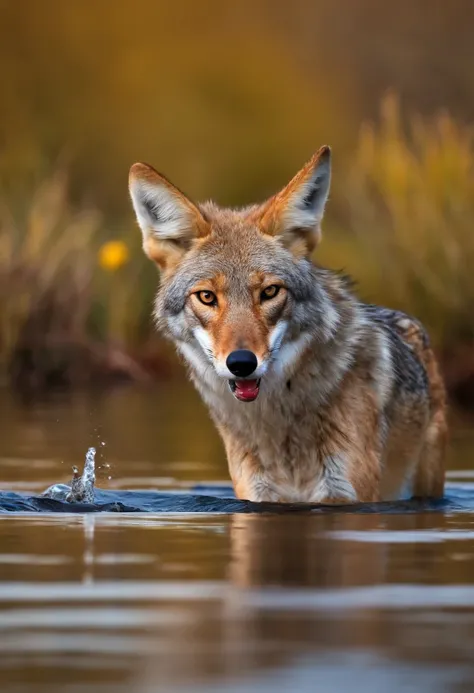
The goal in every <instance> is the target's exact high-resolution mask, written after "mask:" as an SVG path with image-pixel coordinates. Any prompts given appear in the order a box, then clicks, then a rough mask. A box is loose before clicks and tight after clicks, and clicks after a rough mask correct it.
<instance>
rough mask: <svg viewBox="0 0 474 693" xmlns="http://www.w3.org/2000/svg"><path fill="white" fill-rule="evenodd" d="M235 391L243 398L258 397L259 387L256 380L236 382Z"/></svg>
mask: <svg viewBox="0 0 474 693" xmlns="http://www.w3.org/2000/svg"><path fill="white" fill-rule="evenodd" d="M235 391H236V392H237V393H238V394H239V395H241V397H256V395H257V394H258V387H257V381H256V380H236V381H235Z"/></svg>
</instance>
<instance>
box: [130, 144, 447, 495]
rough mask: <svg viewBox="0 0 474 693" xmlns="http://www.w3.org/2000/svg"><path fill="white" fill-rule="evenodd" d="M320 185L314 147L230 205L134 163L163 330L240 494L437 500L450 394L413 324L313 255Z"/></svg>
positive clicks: (325, 164)
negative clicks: (285, 180)
mask: <svg viewBox="0 0 474 693" xmlns="http://www.w3.org/2000/svg"><path fill="white" fill-rule="evenodd" d="M330 177H331V150H330V148H329V147H327V146H325V147H322V148H321V149H319V151H318V152H317V153H316V154H315V155H314V156H313V157H312V158H311V159H310V161H309V162H308V163H307V164H306V165H305V166H304V167H303V168H302V169H301V170H300V171H299V172H298V173H297V174H296V176H295V177H294V178H293V179H292V180H291V181H290V183H289V184H288V185H287V186H286V187H285V188H284V189H283V190H282V191H281V192H279V193H278V194H276V195H274V196H273V197H271V198H270V199H268V200H267V201H266V202H264V203H262V204H259V205H253V206H249V207H246V208H244V209H238V210H234V209H222V208H220V207H218V206H217V205H215V204H214V203H212V202H206V203H204V204H194V203H193V202H191V201H190V200H189V199H188V198H187V197H186V196H185V195H184V194H183V193H182V192H181V191H180V190H179V189H178V188H176V187H175V186H174V185H172V184H171V183H170V182H169V181H168V180H167V179H166V178H165V177H164V176H162V175H161V174H159V173H158V172H157V171H155V169H153V168H152V167H151V166H149V165H147V164H143V163H137V164H134V165H133V166H132V168H131V170H130V181H129V189H130V195H131V199H132V204H133V207H134V210H135V214H136V217H137V220H138V224H139V226H140V228H141V230H142V233H143V248H144V251H145V253H146V254H147V255H148V257H149V258H150V259H151V260H153V261H154V262H155V263H156V264H157V265H158V267H159V269H160V271H161V282H160V284H161V286H160V289H159V291H158V295H157V299H156V308H155V314H156V319H157V323H158V326H159V328H160V329H161V330H162V331H163V332H164V333H165V334H166V335H167V336H168V337H169V338H171V339H172V340H173V341H174V343H175V344H176V346H177V348H178V350H179V352H181V354H182V355H183V357H184V359H185V361H186V362H187V363H188V365H189V371H190V376H191V378H192V380H193V381H194V383H195V385H196V387H197V389H198V390H199V392H200V394H201V396H202V398H203V400H204V401H205V403H206V404H207V406H208V407H209V410H210V413H211V416H212V418H213V420H214V422H215V424H216V426H217V428H218V430H219V432H220V435H221V437H222V439H223V442H224V446H225V449H226V453H227V459H228V464H229V471H230V476H231V478H232V482H233V486H234V489H235V493H236V495H237V497H238V498H245V499H248V500H252V501H274V502H290V503H294V502H305V503H332V504H334V503H353V502H374V501H381V500H397V499H406V498H410V497H433V498H436V497H440V496H442V495H443V490H444V451H445V443H446V434H447V427H446V414H445V392H444V387H443V382H442V380H441V377H440V374H439V370H438V366H437V363H436V360H435V357H434V355H433V352H432V350H431V348H430V345H429V341H428V337H427V335H426V333H425V331H424V329H423V327H422V325H421V324H420V323H419V322H418V321H417V320H415V319H414V318H412V317H410V316H408V315H405V314H404V313H401V312H398V311H395V310H389V309H386V308H381V307H378V306H376V305H368V304H366V303H363V302H361V301H360V300H359V299H358V298H357V297H356V296H355V295H354V293H353V290H352V286H351V283H350V281H349V280H348V279H347V278H345V277H343V276H341V275H340V274H339V273H336V272H333V271H330V270H328V269H323V268H320V267H318V266H317V265H315V264H313V262H312V261H311V254H312V252H313V250H314V249H315V248H316V246H317V244H318V243H319V240H320V236H321V230H320V225H321V220H322V217H323V212H324V207H325V204H326V201H327V197H328V193H329V185H330Z"/></svg>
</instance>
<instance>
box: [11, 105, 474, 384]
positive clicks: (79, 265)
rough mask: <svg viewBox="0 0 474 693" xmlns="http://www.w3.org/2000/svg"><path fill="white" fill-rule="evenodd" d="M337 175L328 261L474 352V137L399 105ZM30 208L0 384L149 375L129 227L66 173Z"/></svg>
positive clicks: (20, 222)
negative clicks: (86, 204) (90, 202)
mask: <svg viewBox="0 0 474 693" xmlns="http://www.w3.org/2000/svg"><path fill="white" fill-rule="evenodd" d="M337 168H338V170H337V171H336V175H335V176H334V183H335V192H334V195H333V200H332V202H331V205H330V211H331V212H332V215H330V218H329V219H328V221H327V222H326V224H325V240H324V243H323V244H322V247H321V251H320V253H319V260H320V261H321V262H322V263H323V264H328V265H329V266H333V267H338V268H341V267H343V268H344V269H346V270H347V271H348V272H349V273H350V274H352V275H353V276H354V277H355V278H356V279H357V280H358V282H359V287H360V293H361V294H362V296H363V297H364V298H365V299H366V300H370V301H374V302H377V303H382V304H386V305H389V306H393V307H398V308H401V309H403V310H406V311H407V312H410V313H413V314H415V315H416V316H417V317H419V318H420V319H421V320H422V321H423V322H424V323H425V324H426V325H427V327H428V328H429V330H430V333H431V335H432V337H433V340H434V342H435V344H436V346H437V347H438V348H439V349H440V350H444V351H446V350H448V351H449V349H453V348H455V347H458V346H459V345H463V346H464V347H465V345H469V348H470V345H471V344H472V342H473V340H474V319H473V310H472V307H473V305H474V271H473V268H474V234H473V233H472V230H471V227H472V224H473V220H474V140H473V132H472V130H471V129H470V128H468V127H463V126H461V125H459V124H457V123H456V122H454V121H453V120H452V119H451V118H450V117H449V116H447V115H440V116H439V117H437V118H434V119H429V120H426V119H422V118H419V117H415V118H412V119H411V120H409V121H408V122H404V121H402V117H401V111H400V107H399V103H398V100H397V98H396V97H395V96H394V95H389V96H387V97H386V99H385V100H384V101H383V103H382V109H381V117H380V121H379V122H378V123H376V124H369V125H365V126H364V127H363V128H362V130H361V133H360V138H359V144H358V149H357V151H356V156H355V158H354V160H353V161H352V163H351V165H350V167H348V168H346V175H344V170H341V168H342V167H341V165H340V164H338V166H337ZM124 194H125V193H124ZM25 210H26V211H24V212H23V213H22V214H17V215H13V214H12V213H11V212H10V211H9V209H8V205H7V202H6V200H0V374H6V373H10V374H11V375H12V377H13V378H14V379H15V380H22V379H23V380H25V379H26V380H27V381H28V382H30V381H33V382H35V383H39V384H40V385H49V384H50V383H51V382H55V381H56V380H58V381H60V382H63V381H64V380H66V381H70V380H72V381H74V380H77V379H79V380H80V379H81V378H90V375H91V372H103V371H104V370H105V371H108V370H112V371H117V370H118V371H120V372H123V371H127V372H133V373H134V374H138V375H140V374H141V372H140V371H139V370H137V366H136V364H135V362H134V361H132V360H131V359H129V358H128V357H127V356H126V354H127V353H128V354H130V353H138V352H140V351H142V353H143V347H144V345H146V344H147V342H148V340H149V338H150V333H151V332H152V327H151V319H150V314H151V303H152V297H153V293H154V289H155V286H156V275H155V270H154V268H153V267H152V266H151V263H148V262H147V261H146V260H145V259H144V258H143V255H142V253H141V250H140V234H139V233H138V231H137V230H135V229H133V230H132V228H131V227H130V217H127V220H125V221H124V222H123V225H128V228H127V235H126V236H125V234H124V233H123V231H120V228H119V230H118V231H117V230H114V232H113V233H112V232H111V231H110V229H107V228H106V226H105V225H104V224H103V222H102V219H101V217H100V214H99V213H98V212H97V210H95V209H78V208H77V207H75V206H73V205H72V204H71V202H70V197H69V194H68V185H67V177H66V175H65V173H64V171H63V170H60V169H59V170H57V171H56V172H55V173H54V174H53V175H51V176H49V177H47V178H46V179H45V180H44V181H43V183H42V184H41V185H40V186H39V187H38V188H37V189H36V190H35V191H34V192H33V193H32V195H31V196H30V202H29V204H26V205H25ZM331 217H332V218H331ZM336 219H339V221H336ZM342 219H345V221H344V222H342V221H341V220H342ZM114 229H116V227H115V226H114ZM111 238H112V239H113V242H112V243H110V239H111ZM125 238H126V241H124V239H125ZM472 367H473V369H474V360H473V364H472ZM473 373H474V370H473Z"/></svg>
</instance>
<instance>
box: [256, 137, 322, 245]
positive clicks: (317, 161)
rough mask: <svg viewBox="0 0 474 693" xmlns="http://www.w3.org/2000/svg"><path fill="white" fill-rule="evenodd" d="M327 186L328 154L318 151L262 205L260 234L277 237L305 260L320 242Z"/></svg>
mask: <svg viewBox="0 0 474 693" xmlns="http://www.w3.org/2000/svg"><path fill="white" fill-rule="evenodd" d="M330 182H331V150H330V148H329V147H327V146H325V147H321V149H319V151H318V152H316V154H315V155H314V156H313V157H312V158H311V159H310V161H308V163H307V164H306V165H305V166H303V168H302V169H301V171H299V172H298V173H297V174H296V176H295V177H294V178H293V179H292V180H291V181H290V182H289V183H288V185H287V186H286V187H285V188H283V190H282V191H281V192H279V193H278V194H277V195H274V196H273V197H272V198H270V200H268V202H266V203H265V204H264V205H263V208H261V212H260V218H259V220H258V223H259V226H260V229H261V231H263V233H267V234H270V235H271V236H277V237H279V238H280V240H281V242H282V243H283V244H284V245H285V246H286V247H288V248H289V249H290V250H291V251H292V252H293V253H294V254H295V255H296V256H297V257H305V256H308V255H309V254H310V253H311V252H312V251H313V250H314V248H315V247H316V246H317V244H318V243H319V240H320V238H321V228H320V224H321V220H322V218H323V214H324V207H325V204H326V201H327V199H328V194H329V186H330Z"/></svg>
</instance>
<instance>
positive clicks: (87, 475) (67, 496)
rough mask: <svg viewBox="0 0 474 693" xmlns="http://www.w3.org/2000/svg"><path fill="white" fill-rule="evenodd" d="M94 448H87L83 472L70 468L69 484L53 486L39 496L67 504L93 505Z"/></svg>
mask: <svg viewBox="0 0 474 693" xmlns="http://www.w3.org/2000/svg"><path fill="white" fill-rule="evenodd" d="M95 454H96V449H95V448H89V449H88V451H87V453H86V461H85V464H84V471H83V473H82V474H80V473H79V469H78V468H77V467H73V468H72V472H73V477H72V479H71V484H70V485H66V484H54V485H53V486H50V487H49V488H48V489H46V491H45V492H44V493H42V494H41V495H42V496H44V497H46V498H54V500H60V501H66V502H67V503H93V502H94V487H95Z"/></svg>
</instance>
